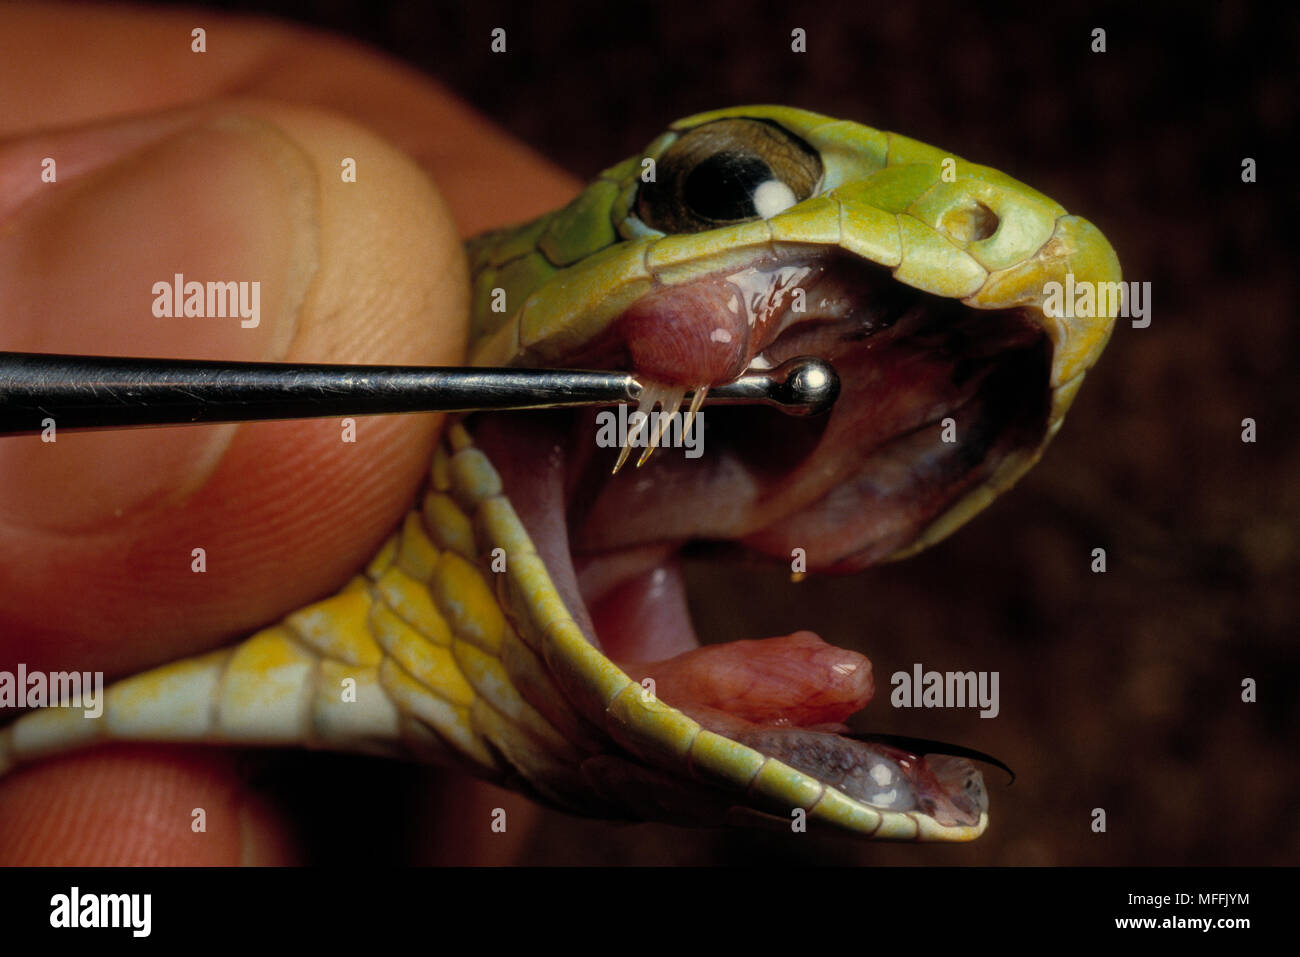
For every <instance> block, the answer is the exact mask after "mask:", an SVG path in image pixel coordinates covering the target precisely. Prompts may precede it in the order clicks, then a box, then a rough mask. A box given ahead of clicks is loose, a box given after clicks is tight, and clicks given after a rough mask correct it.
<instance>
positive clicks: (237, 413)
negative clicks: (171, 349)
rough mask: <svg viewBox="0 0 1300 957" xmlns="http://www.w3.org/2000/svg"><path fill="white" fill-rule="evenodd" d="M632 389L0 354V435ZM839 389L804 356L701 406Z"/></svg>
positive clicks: (607, 398) (549, 376)
mask: <svg viewBox="0 0 1300 957" xmlns="http://www.w3.org/2000/svg"><path fill="white" fill-rule="evenodd" d="M810 383H811V385H810ZM829 385H833V389H831V390H830V391H831V394H830V398H829V401H827V387H828V386H829ZM640 391H641V384H640V382H638V381H637V379H636V378H635V377H634V376H633V375H631V374H630V373H626V372H599V371H595V372H589V371H579V370H571V369H523V368H520V369H514V368H475V367H441V368H435V367H424V366H375V365H333V364H323V363H288V362H221V361H204V360H181V359H145V358H134V357H130V358H127V357H117V356H75V355H56V354H48V353H34V352H0V435H25V434H32V433H35V432H40V431H42V429H43V428H45V424H46V420H47V419H52V420H53V421H54V424H55V426H56V428H57V429H58V430H59V431H65V430H81V429H120V428H134V427H138V426H148V425H182V424H188V423H211V422H245V421H254V420H263V419H306V418H319V417H323V416H340V415H382V414H388V413H395V412H473V411H482V410H498V411H499V410H506V409H555V408H569V407H577V406H591V405H618V404H620V403H624V402H635V401H636V398H637V396H638V395H639V393H640ZM837 392H838V379H836V378H835V372H834V370H833V369H832V368H831V367H830V365H829V364H828V363H826V362H824V361H823V360H820V359H814V358H807V357H805V358H801V359H792V360H790V361H789V362H786V363H784V364H783V365H782V366H780V367H778V368H777V369H771V370H766V371H763V372H754V373H751V374H750V375H746V376H742V377H741V378H740V379H737V380H736V381H734V382H731V383H727V384H725V385H720V386H716V387H714V388H713V389H711V390H710V392H709V394H708V397H707V400H706V404H712V403H732V404H735V403H755V402H757V403H766V404H769V405H775V406H777V407H779V408H782V409H783V410H784V411H787V412H790V413H792V414H796V415H806V414H809V413H814V412H819V411H825V410H826V409H827V408H829V407H830V403H832V402H833V401H834V394H835V393H837Z"/></svg>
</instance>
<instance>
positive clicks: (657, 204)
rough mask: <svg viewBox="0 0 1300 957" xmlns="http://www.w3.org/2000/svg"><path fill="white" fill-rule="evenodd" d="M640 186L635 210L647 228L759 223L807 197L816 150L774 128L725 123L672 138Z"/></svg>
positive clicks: (816, 176)
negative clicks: (649, 178) (651, 179)
mask: <svg viewBox="0 0 1300 957" xmlns="http://www.w3.org/2000/svg"><path fill="white" fill-rule="evenodd" d="M656 165H657V167H658V168H657V170H656V172H655V180H654V182H650V183H642V184H641V189H640V192H639V194H638V196H637V204H636V211H637V215H638V216H639V217H640V218H641V222H643V223H645V224H646V225H647V226H649V227H650V228H651V229H657V230H659V231H660V232H664V233H698V232H702V231H704V230H706V229H717V228H718V227H720V226H727V225H731V224H733V223H743V222H746V221H747V220H752V219H766V218H767V217H769V216H775V215H776V214H777V213H779V212H781V211H782V210H785V209H789V208H790V207H791V206H793V205H795V203H800V202H803V201H804V200H805V199H807V198H808V197H810V196H812V195H813V193H814V192H815V191H816V189H817V184H818V183H819V182H821V178H822V163H821V159H820V157H818V155H817V151H816V150H814V149H813V148H812V147H811V146H809V145H808V144H807V143H805V142H804V141H803V140H801V139H799V138H798V137H797V136H795V135H793V134H792V133H788V132H786V131H785V130H784V129H782V128H781V127H779V126H777V125H776V124H775V123H769V122H766V121H764V120H748V119H728V120H717V121H715V122H713V123H705V124H704V125H703V126H697V127H695V128H694V129H692V130H688V131H687V132H686V133H683V134H682V135H681V137H680V138H678V139H677V140H676V141H675V142H674V143H673V144H672V145H671V146H669V147H668V149H667V150H666V151H665V152H664V154H663V155H662V156H661V157H659V161H658V163H657V164H656Z"/></svg>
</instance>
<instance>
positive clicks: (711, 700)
mask: <svg viewBox="0 0 1300 957" xmlns="http://www.w3.org/2000/svg"><path fill="white" fill-rule="evenodd" d="M470 256H471V265H472V268H473V270H474V273H475V276H476V285H475V295H476V302H477V303H478V304H479V308H478V309H477V311H476V316H475V331H476V334H477V336H478V339H477V343H478V344H477V346H476V349H475V352H474V358H475V361H476V362H477V363H480V364H516V365H565V366H571V367H576V366H582V367H594V368H617V369H625V370H628V371H631V372H634V373H635V374H636V375H637V376H638V377H639V378H640V379H641V380H642V381H643V382H649V383H651V384H652V385H653V388H654V392H653V401H652V403H651V408H653V403H654V402H658V403H659V405H660V406H661V408H662V409H663V410H664V411H667V412H675V411H676V410H677V405H678V404H679V403H680V402H681V397H682V394H683V392H685V391H686V390H688V389H689V390H693V391H695V392H696V393H697V394H698V393H699V392H701V391H704V390H707V389H708V388H709V387H710V386H711V385H716V384H718V383H721V382H725V381H728V380H729V379H731V378H734V377H736V376H738V375H740V374H741V373H743V372H745V371H746V370H753V369H756V368H768V367H770V366H772V365H775V364H778V363H780V362H782V361H784V360H786V359H788V358H790V357H792V356H796V355H809V354H811V355H817V356H821V357H823V358H825V359H827V360H829V361H830V362H831V363H832V364H833V365H834V366H835V368H836V370H837V371H838V372H839V375H840V379H841V394H840V396H839V399H838V401H837V403H836V405H835V408H834V410H833V411H832V412H831V413H830V415H829V416H826V417H824V418H822V419H820V420H808V421H796V420H788V419H787V420H784V421H782V417H781V416H779V415H776V414H773V413H771V412H768V411H765V410H757V409H710V408H707V407H706V409H705V411H704V413H703V415H704V416H705V417H706V418H707V420H708V421H707V428H706V430H705V432H704V436H705V439H706V442H705V445H706V450H705V454H704V456H703V457H702V458H701V459H700V460H699V461H690V460H688V459H686V458H683V457H678V456H675V455H672V454H670V453H668V452H664V453H662V454H660V455H659V456H658V457H657V458H656V459H654V461H653V463H652V464H651V465H650V466H649V467H648V468H646V469H644V470H641V471H638V472H636V473H635V474H634V475H633V476H631V477H628V476H627V475H626V474H623V475H619V476H617V477H615V478H610V477H609V476H608V470H607V465H608V462H607V460H603V459H602V458H601V456H600V455H599V454H598V453H599V451H600V450H599V449H597V448H596V447H595V443H594V442H593V436H595V435H596V434H597V429H596V426H595V424H594V423H593V422H592V419H591V415H590V413H588V414H580V415H567V416H558V415H557V416H556V417H554V418H553V419H552V420H551V421H550V422H549V423H547V424H546V425H545V427H541V426H539V421H538V419H536V418H534V419H529V420H528V421H527V422H526V423H525V422H524V421H523V420H522V419H520V418H518V417H516V418H515V419H513V420H512V419H510V418H508V417H495V418H493V419H490V420H487V419H485V420H484V421H482V422H481V423H480V424H479V425H478V426H477V427H476V434H477V440H478V441H479V443H480V444H481V445H482V447H483V448H484V450H485V451H486V452H487V454H488V456H489V457H490V458H492V459H493V461H495V462H496V463H497V464H498V466H501V467H502V472H501V477H502V480H503V482H504V487H505V490H506V492H507V493H508V497H509V498H510V499H511V500H512V501H514V502H515V503H516V506H517V507H518V514H519V518H520V519H521V521H522V524H523V526H524V527H526V528H527V530H528V532H529V533H530V534H531V535H532V536H533V539H534V540H535V541H536V542H537V552H538V555H539V562H540V566H541V567H539V568H538V569H536V571H537V574H536V576H535V577H534V580H533V581H532V583H531V584H530V585H529V586H526V587H525V588H524V590H525V591H527V590H528V589H531V592H529V593H530V594H532V595H533V596H534V597H535V596H536V594H537V592H538V590H539V589H540V590H543V591H544V590H545V588H544V586H543V584H542V583H543V581H544V580H545V581H550V582H552V583H553V584H554V587H555V594H554V597H555V599H556V600H557V601H558V603H559V604H558V605H555V606H554V607H552V608H551V610H550V613H549V614H550V615H551V616H553V617H554V618H555V621H549V622H548V621H533V622H532V623H531V624H530V623H529V619H530V616H533V617H534V618H535V617H536V616H535V614H534V612H533V610H532V608H533V606H532V605H530V601H532V599H530V598H528V597H520V596H519V595H515V596H514V597H513V598H512V597H511V596H507V598H506V600H505V604H506V607H507V609H508V614H509V616H510V617H511V619H512V620H513V621H516V622H521V623H522V624H521V626H520V633H521V634H527V635H528V637H527V638H526V641H527V643H528V645H529V646H530V647H531V648H533V649H534V650H535V651H536V652H537V653H538V655H539V658H540V660H542V661H544V662H545V663H546V665H547V667H548V669H549V670H550V671H551V673H552V674H553V676H554V677H555V679H556V680H557V682H558V683H559V685H560V686H561V687H562V689H563V694H564V695H565V697H566V698H567V700H568V701H569V702H570V703H571V705H572V706H573V711H574V714H575V715H576V716H577V720H578V721H580V722H581V723H582V724H583V726H585V727H590V728H593V729H596V730H597V734H596V740H594V741H593V742H592V743H591V744H590V745H589V746H588V747H587V749H586V750H585V752H584V753H585V757H584V758H583V760H582V761H580V762H579V766H580V767H581V768H582V774H583V775H584V779H585V780H586V781H587V782H588V784H590V785H591V786H592V787H594V789H595V790H596V791H597V792H598V793H600V794H601V795H603V797H602V799H601V801H600V802H598V803H601V804H603V805H604V813H611V814H615V815H617V814H618V813H620V812H621V813H624V814H628V815H630V816H635V817H658V818H664V819H669V820H695V821H696V822H699V821H702V820H704V821H708V822H716V821H719V820H737V819H744V820H767V821H768V822H776V823H777V824H778V825H780V826H784V827H788V826H789V822H790V818H791V814H792V813H795V812H797V810H798V809H802V810H803V811H804V812H805V813H806V814H807V816H808V818H809V819H810V820H815V821H820V822H823V823H826V824H829V825H831V826H834V827H838V828H841V829H845V830H848V831H850V832H853V833H856V834H860V835H866V836H872V837H886V838H900V839H915V840H939V841H943V840H969V839H971V838H973V837H976V836H978V835H979V834H980V833H982V831H983V829H984V828H985V826H986V825H987V821H988V815H987V799H986V796H985V794H984V789H983V784H982V779H981V778H980V775H979V772H978V771H976V770H975V769H974V767H973V765H971V764H970V763H969V762H968V761H966V760H965V759H962V758H954V757H949V756H938V755H924V754H914V753H910V752H903V751H898V750H896V749H890V748H889V747H888V746H886V745H883V744H879V743H875V744H864V743H862V742H859V741H855V740H853V739H851V738H849V737H847V736H845V735H843V734H839V733H837V731H843V730H845V727H844V726H843V725H842V721H843V720H844V719H845V718H846V717H847V715H848V714H850V713H852V711H854V710H856V709H857V708H859V707H861V706H862V705H864V704H865V703H866V701H867V700H868V699H869V698H870V694H871V689H870V688H869V687H868V685H869V684H870V681H869V676H870V663H869V662H867V661H866V659H865V658H862V656H860V655H855V653H852V652H845V651H840V650H839V649H833V648H832V646H829V645H825V643H824V642H821V641H820V639H818V638H816V636H810V635H809V633H806V632H801V633H796V634H795V635H789V636H783V637H779V638H773V639H769V640H768V642H766V643H765V642H738V643H734V647H733V646H726V645H724V646H711V647H706V648H704V649H700V650H690V649H692V647H693V646H694V644H695V635H694V629H693V627H692V625H691V622H690V616H689V613H688V611H687V610H686V601H685V595H684V588H683V586H682V585H681V578H680V575H679V574H678V571H677V564H676V556H677V554H678V553H679V552H680V551H681V549H682V548H684V547H687V546H688V545H689V544H690V543H692V542H696V541H700V540H706V541H710V542H713V543H718V542H726V543H732V544H735V545H739V546H743V547H745V548H747V549H749V550H752V551H757V552H760V553H763V554H765V555H768V556H771V557H773V558H775V559H777V560H782V561H787V562H788V561H790V560H791V556H792V555H794V556H803V557H804V558H805V559H806V564H807V570H808V571H832V572H843V571H855V570H859V569H862V568H865V567H867V566H870V565H873V564H876V563H879V562H882V561H892V560H896V559H899V558H903V557H905V556H907V555H910V554H913V553H915V552H916V551H918V550H920V549H922V548H925V547H927V546H929V545H932V544H934V543H935V542H937V541H939V540H940V539H942V538H943V537H945V536H946V535H948V534H951V533H952V532H953V531H955V530H956V529H957V528H958V527H959V526H960V525H962V524H963V523H964V522H966V521H968V520H969V519H970V518H971V517H973V516H974V515H975V514H977V513H978V512H979V511H981V510H982V509H983V508H984V507H986V506H987V505H988V504H989V503H990V502H992V501H993V499H994V498H995V497H996V496H997V495H998V494H1000V493H1001V492H1002V491H1005V490H1006V489H1007V488H1009V487H1010V486H1011V485H1012V484H1013V483H1014V482H1015V481H1016V480H1017V479H1018V478H1019V477H1020V476H1021V475H1023V474H1024V473H1025V471H1026V470H1028V469H1029V468H1030V467H1031V466H1032V465H1033V464H1034V462H1036V461H1037V460H1038V458H1039V457H1040V456H1041V455H1042V453H1043V450H1044V448H1045V447H1046V445H1047V443H1048V442H1049V441H1050V440H1051V438H1052V437H1053V436H1054V435H1055V434H1056V432H1057V430H1058V429H1059V428H1060V425H1061V423H1062V421H1063V418H1064V415H1065V413H1066V411H1067V410H1068V408H1069V406H1070V404H1071V402H1072V401H1073V399H1074V397H1075V395H1076V394H1077V392H1078V389H1079V386H1080V384H1081V383H1082V381H1083V378H1084V376H1085V374H1086V372H1087V370H1088V369H1089V368H1090V367H1091V366H1092V365H1093V363H1094V362H1095V361H1096V360H1097V358H1098V356H1099V355H1100V353H1101V351H1102V350H1103V348H1104V346H1105V344H1106V342H1107V340H1108V338H1109V336H1110V333H1111V330H1112V328H1113V325H1114V320H1115V317H1116V315H1117V314H1118V312H1119V309H1120V307H1121V285H1120V270H1119V264H1118V260H1117V258H1116V256H1115V253H1114V251H1113V250H1112V249H1111V247H1110V245H1109V244H1108V243H1107V241H1106V240H1105V238H1104V237H1103V236H1102V234H1101V233H1100V232H1099V231H1098V230H1097V229H1096V227H1094V226H1093V225H1092V224H1091V223H1089V222H1088V221H1087V220H1085V219H1083V218H1081V217H1079V216H1077V215H1072V214H1069V213H1067V212H1066V210H1065V209H1063V208H1062V207H1061V206H1060V204H1058V203H1056V202H1054V201H1053V200H1051V199H1049V198H1047V197H1046V196H1044V195H1042V194H1041V193H1038V192H1037V191H1035V190H1033V189H1031V188H1029V187H1028V186H1025V185H1024V184H1022V183H1020V182H1018V181H1016V180H1014V179H1012V178H1010V177H1008V176H1006V175H1005V174H1002V173H1000V172H998V171H996V170H993V169H990V168H988V167H986V166H981V165H978V164H974V163H970V162H967V161H966V160H963V159H961V158H959V157H957V156H954V155H952V154H950V153H947V152H945V151H943V150H940V149H937V148H935V147H932V146H927V145H925V144H923V143H919V142H917V141H915V140H912V139H909V138H907V137H904V136H900V135H898V134H895V133H888V132H883V131H880V130H875V129H872V128H870V127H867V126H863V125H860V124H857V123H853V122H848V121H843V120H835V119H831V118H829V117H826V116H822V115H819V114H816V113H810V112H806V111H803V110H795V109H788V108H784V107H776V106H753V107H739V108H734V109H727V110H720V111H716V112H711V113H703V114H699V115H697V116H692V117H689V118H687V119H684V120H681V121H679V122H677V123H675V124H673V125H672V126H671V127H670V128H669V129H668V130H667V131H666V132H664V133H663V134H662V135H661V136H659V137H658V138H657V139H655V140H654V142H653V143H651V144H650V146H649V147H648V148H647V149H646V151H645V153H644V154H643V155H641V156H636V157H631V158H629V159H628V160H626V161H625V162H623V163H621V164H619V165H616V166H614V167H611V168H610V169H607V170H605V171H604V172H603V173H602V174H600V176H599V177H598V178H597V179H596V180H595V182H593V183H592V184H591V186H589V187H588V188H587V189H586V190H585V191H584V192H583V193H582V194H581V195H579V196H578V197H577V198H576V199H575V200H574V201H573V202H572V203H571V204H570V205H569V206H567V207H566V208H564V209H563V210H560V211H559V212H557V213H555V214H552V215H551V216H548V217H543V218H542V219H540V220H537V221H535V222H534V223H531V224H529V225H527V226H525V227H522V228H520V229H518V230H515V231H510V232H508V233H499V234H494V235H489V236H487V237H485V238H484V239H482V240H480V241H478V242H475V243H472V244H471V246H470ZM1083 290H1086V291H1087V295H1086V297H1083V298H1080V297H1081V296H1082V292H1081V291H1083ZM502 302H504V303H507V304H508V307H507V308H501V309H498V310H495V311H494V309H492V308H489V305H488V304H489V303H494V304H495V305H500V304H501V303H502ZM1075 306H1079V307H1080V308H1073V307H1075ZM643 410H645V404H644V403H643ZM624 454H626V450H625V451H624ZM644 458H645V455H643V456H642V460H644ZM543 462H545V463H546V464H545V466H542V465H541V464H540V463H543ZM503 463H504V464H503ZM602 463H603V464H602ZM540 486H546V487H549V488H550V489H551V490H550V491H549V492H547V493H545V494H539V493H538V492H537V491H536V490H537V489H538V488H539V487H540ZM530 489H531V491H530ZM530 629H531V634H529V632H530ZM728 648H731V649H732V650H730V651H729V650H727V649H728ZM826 649H830V650H829V651H827V650H826ZM670 653H671V654H670ZM659 655H662V656H663V659H664V660H661V661H658V662H648V661H647V660H645V659H648V658H649V657H652V656H659ZM615 661H617V662H618V664H615ZM846 673H847V674H850V675H853V676H855V678H854V680H852V681H849V682H847V684H848V685H849V686H850V687H847V688H844V687H840V686H841V685H844V684H845V682H844V681H843V680H841V679H843V678H844V675H845V674H846ZM773 675H776V676H777V677H775V678H773V677H772V676H773ZM769 678H770V679H771V680H767V679H769ZM864 678H866V679H867V680H866V682H865V684H864V682H863V680H862V679H864ZM647 679H649V682H653V683H647ZM855 682H856V683H855ZM647 687H653V688H655V693H653V694H647V693H646V688H647ZM755 689H760V690H757V691H756V690H755ZM828 689H830V690H829V691H828ZM836 695H838V698H837V697H836ZM819 696H820V698H823V699H827V700H829V699H834V700H833V701H830V703H827V701H825V700H824V701H822V704H821V705H820V706H818V707H814V708H808V709H803V710H801V703H806V702H807V701H808V700H810V699H812V698H818V697H819ZM753 698H759V699H761V701H760V702H759V704H758V706H757V707H755V704H754V701H753V700H752V699H753ZM560 803H568V804H569V805H570V806H571V805H572V804H573V803H574V802H573V800H572V799H566V800H565V801H561V802H560Z"/></svg>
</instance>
